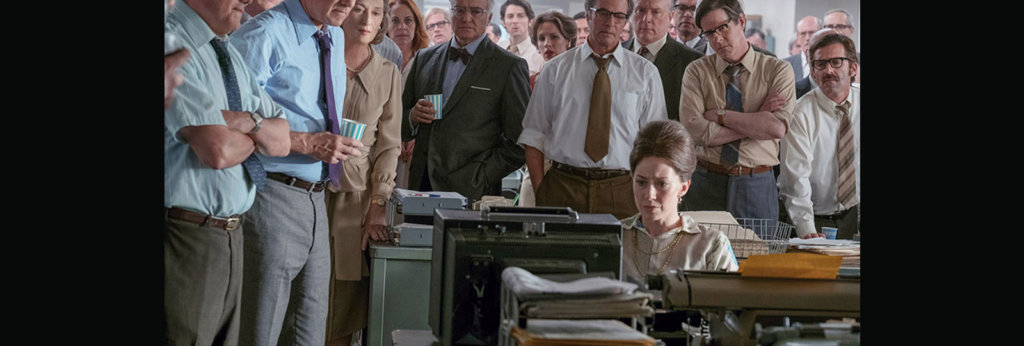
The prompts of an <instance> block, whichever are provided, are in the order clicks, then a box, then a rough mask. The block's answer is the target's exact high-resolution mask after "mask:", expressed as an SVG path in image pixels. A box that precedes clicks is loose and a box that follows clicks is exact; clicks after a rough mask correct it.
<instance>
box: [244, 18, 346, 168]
mask: <svg viewBox="0 0 1024 346" xmlns="http://www.w3.org/2000/svg"><path fill="white" fill-rule="evenodd" d="M284 4H285V5H284V6H274V7H273V8H271V9H268V10H266V11H263V13H260V14H259V15H257V16H256V17H253V18H252V19H250V20H248V21H246V22H245V24H243V25H242V27H241V28H239V29H238V30H237V31H235V32H234V33H232V34H231V43H232V44H233V45H234V46H235V48H237V49H238V51H239V52H241V53H242V57H243V58H244V59H245V62H246V64H247V65H248V66H249V67H250V68H251V70H252V74H253V76H254V77H255V78H256V81H257V82H259V84H260V85H261V86H262V87H263V88H264V89H265V90H266V91H267V93H268V94H270V96H271V97H272V98H273V99H274V101H276V102H277V104H278V105H280V106H281V107H282V108H284V112H285V114H286V115H287V118H288V125H290V126H291V131H294V132H323V131H329V130H330V128H329V127H328V126H327V113H326V105H325V104H324V102H321V101H320V95H321V94H322V93H323V86H322V83H321V81H320V74H321V72H320V45H319V44H318V43H317V39H316V38H315V37H313V34H314V33H315V32H316V31H317V27H316V26H315V25H313V22H312V21H311V20H310V19H309V16H308V15H306V12H305V11H304V10H303V9H302V4H300V3H299V0H285V1H284ZM325 30H326V31H327V33H328V34H329V35H330V36H331V73H332V74H333V75H332V76H331V80H332V82H333V87H334V95H331V97H334V105H335V107H336V108H337V109H336V111H337V113H338V117H339V118H340V117H341V111H342V109H343V105H344V101H345V81H346V79H347V78H346V76H345V33H344V32H343V31H342V30H341V28H340V27H336V26H330V25H326V26H325ZM260 160H261V161H262V162H263V166H264V168H265V169H266V170H267V172H278V173H284V174H287V175H290V176H293V177H296V178H299V179H302V180H305V181H309V182H317V181H321V180H324V179H325V178H326V172H325V170H324V169H323V164H322V162H321V161H319V160H317V159H314V158H312V157H309V156H306V155H302V154H297V153H292V154H290V155H288V156H285V157H266V156H262V155H261V156H260Z"/></svg>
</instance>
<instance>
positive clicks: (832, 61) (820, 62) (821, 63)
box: [811, 56, 853, 71]
mask: <svg viewBox="0 0 1024 346" xmlns="http://www.w3.org/2000/svg"><path fill="white" fill-rule="evenodd" d="M847 60H849V61H851V62H852V61H853V59H851V58H848V57H845V56H840V57H835V58H828V59H816V60H811V67H814V69H815V70H819V71H820V70H824V69H825V65H826V63H828V65H830V66H832V68H840V67H843V61H847ZM837 61H838V62H837Z"/></svg>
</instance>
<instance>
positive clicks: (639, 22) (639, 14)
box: [622, 0, 704, 120]
mask: <svg viewBox="0 0 1024 346" xmlns="http://www.w3.org/2000/svg"><path fill="white" fill-rule="evenodd" d="M631 1H636V12H635V13H634V14H633V27H634V28H636V29H635V31H636V35H634V37H635V39H633V40H629V41H627V42H626V43H624V44H623V45H622V46H623V47H626V49H629V50H630V51H633V52H636V53H637V54H640V53H643V54H640V56H642V57H644V58H645V59H647V60H650V61H651V62H653V63H654V66H656V67H658V74H659V75H661V83H662V86H663V87H664V92H665V108H667V109H668V118H669V119H671V120H679V93H680V92H682V83H683V72H684V71H686V66H687V65H689V64H690V62H691V61H694V60H697V59H700V58H703V57H704V53H703V52H697V51H696V50H693V49H692V48H690V47H687V46H685V45H683V44H682V43H679V41H676V40H673V39H672V38H671V37H669V36H668V29H669V27H668V22H669V19H670V18H671V16H672V0H631Z"/></svg>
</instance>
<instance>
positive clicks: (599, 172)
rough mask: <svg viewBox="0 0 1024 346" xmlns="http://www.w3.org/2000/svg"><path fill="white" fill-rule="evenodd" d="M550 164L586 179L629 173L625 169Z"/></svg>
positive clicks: (606, 177) (598, 178) (613, 176)
mask: <svg viewBox="0 0 1024 346" xmlns="http://www.w3.org/2000/svg"><path fill="white" fill-rule="evenodd" d="M552 166H554V167H555V169H558V170H560V171H563V172H566V173H569V174H572V175H575V176H578V177H582V178H584V179H587V180H601V179H608V178H615V177H619V176H623V175H627V174H629V171H628V170H625V169H600V168H581V167H576V166H572V165H567V164H564V163H559V162H552Z"/></svg>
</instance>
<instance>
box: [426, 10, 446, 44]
mask: <svg viewBox="0 0 1024 346" xmlns="http://www.w3.org/2000/svg"><path fill="white" fill-rule="evenodd" d="M451 17H452V16H451V13H448V10H446V9H443V8H432V9H430V11H427V14H426V15H425V16H423V25H424V27H426V28H427V33H429V34H430V45H435V44H439V43H441V42H447V41H448V40H450V39H451V38H452V26H451V24H452V20H451Z"/></svg>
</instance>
